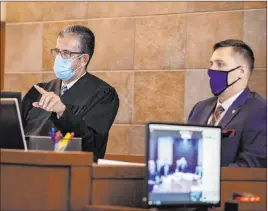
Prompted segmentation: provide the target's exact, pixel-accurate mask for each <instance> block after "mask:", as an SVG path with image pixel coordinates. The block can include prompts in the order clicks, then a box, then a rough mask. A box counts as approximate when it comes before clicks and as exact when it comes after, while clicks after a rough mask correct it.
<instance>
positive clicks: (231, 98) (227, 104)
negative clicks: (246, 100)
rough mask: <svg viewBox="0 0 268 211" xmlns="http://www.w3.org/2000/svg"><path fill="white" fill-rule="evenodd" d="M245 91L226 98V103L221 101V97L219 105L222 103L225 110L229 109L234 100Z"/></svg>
mask: <svg viewBox="0 0 268 211" xmlns="http://www.w3.org/2000/svg"><path fill="white" fill-rule="evenodd" d="M242 92H243V90H242V91H240V92H238V93H236V94H235V95H233V96H232V97H230V98H229V99H228V100H226V101H225V102H224V103H220V101H219V99H218V102H217V107H218V106H219V105H221V106H222V107H223V108H224V111H227V110H228V108H230V106H231V105H232V104H233V102H234V101H235V100H236V99H237V98H238V97H239V95H240V94H241V93H242Z"/></svg>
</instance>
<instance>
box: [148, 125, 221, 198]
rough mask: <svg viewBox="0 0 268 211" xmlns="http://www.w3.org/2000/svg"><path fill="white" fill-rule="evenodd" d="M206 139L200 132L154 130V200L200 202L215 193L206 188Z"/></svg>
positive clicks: (151, 160)
mask: <svg viewBox="0 0 268 211" xmlns="http://www.w3.org/2000/svg"><path fill="white" fill-rule="evenodd" d="M204 139H206V135H205V136H204V132H203V131H200V130H199V131H194V130H173V131H165V130H153V132H152V133H151V136H150V147H149V148H150V152H149V158H148V159H149V160H148V191H149V196H150V197H149V198H151V201H159V203H160V201H161V203H165V202H166V203H168V202H170V203H171V202H172V201H182V202H201V201H205V200H206V195H212V192H213V190H212V189H211V190H210V189H209V190H208V191H207V189H206V187H204V180H203V170H204V163H203V153H204V151H205V149H204V148H203V143H204ZM215 159H217V158H215ZM208 165H209V164H208V163H207V162H206V168H211V167H208ZM209 171H210V170H209ZM206 177H207V176H206ZM211 181H212V180H211ZM206 183H207V178H206ZM205 185H206V184H205ZM216 185H218V184H216ZM204 191H205V192H206V194H203V193H204ZM211 191H212V192H211ZM214 193H215V192H214ZM208 198H209V197H208ZM160 199H161V200H160Z"/></svg>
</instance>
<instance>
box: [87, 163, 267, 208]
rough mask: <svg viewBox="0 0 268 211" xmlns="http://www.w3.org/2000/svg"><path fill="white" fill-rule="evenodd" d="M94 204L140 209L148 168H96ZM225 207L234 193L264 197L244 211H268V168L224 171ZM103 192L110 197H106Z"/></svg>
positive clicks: (223, 200) (94, 173) (247, 206)
mask: <svg viewBox="0 0 268 211" xmlns="http://www.w3.org/2000/svg"><path fill="white" fill-rule="evenodd" d="M92 176H93V178H92V184H93V186H92V191H93V192H92V197H93V198H92V205H120V206H127V207H136V208H137V207H141V205H142V202H141V200H142V197H143V190H144V176H145V168H144V167H141V166H130V165H126V166H113V165H111V166H109V165H105V166H104V165H103V166H98V165H93V173H92ZM221 180H222V181H221V185H222V190H221V194H222V206H221V207H220V208H217V209H216V210H217V211H222V210H224V202H226V201H230V200H231V199H232V195H233V193H234V192H249V193H252V194H256V195H258V196H261V197H262V199H263V201H261V202H260V203H240V210H242V211H244V210H245V211H266V196H267V195H266V169H253V168H252V169H242V168H222V179H221ZM104 192H106V193H107V194H106V195H105V194H104Z"/></svg>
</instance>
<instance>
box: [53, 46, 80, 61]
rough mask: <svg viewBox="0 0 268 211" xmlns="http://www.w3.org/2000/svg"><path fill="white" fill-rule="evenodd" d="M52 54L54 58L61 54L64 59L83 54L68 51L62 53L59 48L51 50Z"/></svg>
mask: <svg viewBox="0 0 268 211" xmlns="http://www.w3.org/2000/svg"><path fill="white" fill-rule="evenodd" d="M50 53H51V55H52V56H53V57H56V56H57V55H59V54H60V55H61V57H62V58H63V59H70V58H71V56H72V55H73V54H83V53H81V52H71V51H68V50H62V51H60V50H59V49H58V48H53V49H51V50H50Z"/></svg>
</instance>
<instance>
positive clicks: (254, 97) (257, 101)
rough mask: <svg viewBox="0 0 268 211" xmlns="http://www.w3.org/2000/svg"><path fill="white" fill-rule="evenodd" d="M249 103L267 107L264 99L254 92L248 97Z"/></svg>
mask: <svg viewBox="0 0 268 211" xmlns="http://www.w3.org/2000/svg"><path fill="white" fill-rule="evenodd" d="M250 103H254V104H256V105H257V106H260V107H263V108H267V102H266V100H265V99H264V98H263V97H262V96H260V95H259V94H258V93H256V92H253V93H252V98H250Z"/></svg>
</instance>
